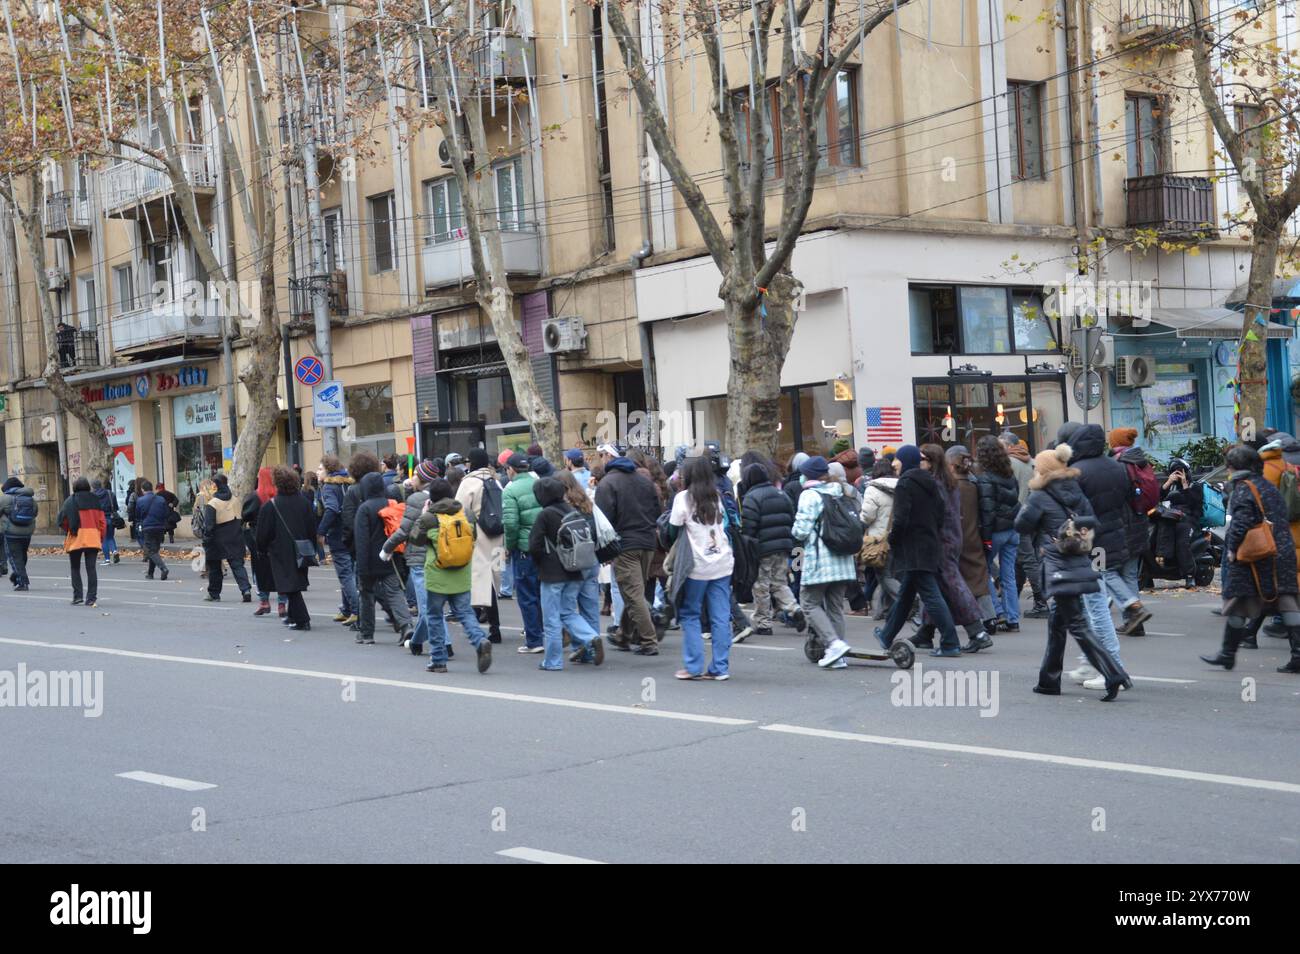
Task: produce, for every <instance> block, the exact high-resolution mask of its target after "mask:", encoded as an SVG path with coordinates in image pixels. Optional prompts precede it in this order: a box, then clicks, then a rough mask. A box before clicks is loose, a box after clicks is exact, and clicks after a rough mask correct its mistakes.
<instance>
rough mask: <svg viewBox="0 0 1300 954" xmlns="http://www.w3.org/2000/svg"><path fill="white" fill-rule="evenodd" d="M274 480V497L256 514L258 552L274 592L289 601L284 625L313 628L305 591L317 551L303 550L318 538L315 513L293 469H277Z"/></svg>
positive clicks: (300, 628) (273, 473)
mask: <svg viewBox="0 0 1300 954" xmlns="http://www.w3.org/2000/svg"><path fill="white" fill-rule="evenodd" d="M272 480H273V481H274V482H275V496H274V497H272V498H270V499H269V500H268V501H266V503H265V504H264V505H263V506H262V508H261V510H260V511H259V512H258V515H257V535H256V542H257V552H258V553H259V554H260V555H262V556H263V557H264V559H265V560H266V562H267V565H268V566H269V567H270V570H271V578H272V580H273V581H274V585H275V592H276V593H277V594H278V595H279V596H280V597H281V598H283V599H285V600H286V603H287V606H286V612H285V617H284V619H285V625H287V626H288V627H289V628H290V629H293V630H299V631H307V630H310V629H311V615H310V614H309V613H308V612H307V602H306V600H304V599H303V593H305V592H306V591H307V587H308V585H309V583H308V580H307V570H308V568H309V567H310V566H311V565H312V562H313V561H314V560H315V554H314V553H311V554H305V553H303V552H301V551H302V546H301V545H302V544H307V545H310V544H312V543H314V542H315V541H316V514H315V513H313V512H312V508H311V504H310V503H308V502H307V498H306V497H304V496H303V495H302V484H301V482H300V481H299V479H298V475H297V473H295V472H294V471H293V470H292V469H291V468H289V467H277V468H275V470H274V471H273V472H272ZM208 576H209V578H211V576H212V574H208ZM209 585H211V583H210V582H209Z"/></svg>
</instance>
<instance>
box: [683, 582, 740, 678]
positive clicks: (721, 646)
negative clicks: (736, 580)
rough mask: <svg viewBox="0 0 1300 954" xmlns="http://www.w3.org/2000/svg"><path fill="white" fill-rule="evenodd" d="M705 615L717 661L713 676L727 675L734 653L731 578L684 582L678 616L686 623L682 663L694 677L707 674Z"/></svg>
mask: <svg viewBox="0 0 1300 954" xmlns="http://www.w3.org/2000/svg"><path fill="white" fill-rule="evenodd" d="M701 617H705V618H707V619H708V621H709V633H710V634H711V636H712V642H713V662H712V664H711V665H710V666H709V675H711V676H721V675H725V674H726V673H727V672H728V671H729V670H728V668H727V663H728V659H729V656H730V654H731V578H730V577H726V576H724V577H723V578H722V579H720V580H692V579H688V580H687V581H686V582H685V583H684V584H683V585H682V597H681V602H680V604H679V605H678V607H677V618H678V620H679V621H680V622H681V624H682V666H683V667H684V668H685V669H686V671H687V672H689V673H690V674H691V675H693V676H699V675H703V673H704V635H703V633H704V631H703V629H702V628H701V625H700V620H701Z"/></svg>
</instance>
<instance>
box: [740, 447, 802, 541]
mask: <svg viewBox="0 0 1300 954" xmlns="http://www.w3.org/2000/svg"><path fill="white" fill-rule="evenodd" d="M744 478H745V480H744V486H745V488H746V489H745V492H744V494H743V496H742V497H741V498H740V501H741V503H740V532H741V535H742V536H744V537H746V538H748V539H750V540H753V541H754V542H755V543H757V544H758V554H759V556H760V557H765V556H770V555H771V554H773V553H789V552H790V551H791V550H793V549H794V535H793V534H792V532H791V531H792V529H793V528H794V507H793V506H791V504H790V498H789V497H787V496H786V495H785V494H784V493H782V492H781V491H780V490H779V489H778V488H776V487H773V486H772V482H771V481H770V480H768V474H767V470H766V469H765V468H764V467H763V465H762V464H750V465H749V467H748V468H746V470H745V473H744Z"/></svg>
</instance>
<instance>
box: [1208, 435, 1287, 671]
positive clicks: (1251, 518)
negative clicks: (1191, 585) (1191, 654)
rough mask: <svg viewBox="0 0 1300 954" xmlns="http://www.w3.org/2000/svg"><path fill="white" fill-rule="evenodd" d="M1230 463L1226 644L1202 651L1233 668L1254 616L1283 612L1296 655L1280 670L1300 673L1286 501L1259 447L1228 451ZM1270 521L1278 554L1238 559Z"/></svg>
mask: <svg viewBox="0 0 1300 954" xmlns="http://www.w3.org/2000/svg"><path fill="white" fill-rule="evenodd" d="M1228 467H1229V468H1230V469H1231V470H1232V495H1231V496H1230V497H1229V499H1228V514H1229V520H1228V531H1227V535H1226V537H1225V538H1224V541H1223V572H1222V580H1223V622H1224V626H1223V648H1222V649H1220V650H1219V653H1218V655H1217V656H1202V657H1201V660H1202V661H1203V662H1207V663H1209V664H1210V665H1211V666H1222V667H1223V668H1224V669H1231V668H1232V667H1233V665H1234V664H1235V663H1236V660H1237V646H1238V645H1240V643H1241V642H1242V640H1244V639H1245V638H1246V637H1247V635H1249V634H1250V632H1251V621H1252V620H1256V619H1259V618H1260V617H1262V616H1265V615H1278V614H1280V615H1281V616H1282V623H1283V625H1285V626H1286V634H1287V639H1288V640H1290V643H1291V659H1290V661H1289V662H1288V663H1287V664H1286V665H1285V666H1281V667H1279V668H1278V672H1289V673H1300V600H1297V590H1298V589H1300V588H1298V587H1297V585H1296V552H1295V541H1294V540H1293V539H1292V538H1291V525H1290V524H1289V523H1288V522H1287V509H1286V502H1285V501H1284V500H1283V499H1282V495H1281V494H1280V493H1278V491H1277V488H1276V487H1274V486H1273V485H1272V484H1271V483H1270V482H1269V481H1268V478H1266V477H1265V476H1264V461H1263V459H1261V458H1260V456H1259V451H1257V450H1255V448H1253V447H1248V446H1246V445H1244V444H1238V445H1237V446H1236V447H1233V448H1232V449H1231V450H1229V451H1228ZM1265 520H1267V521H1268V522H1269V523H1270V524H1272V528H1271V529H1272V531H1273V534H1272V535H1273V543H1274V544H1275V545H1276V546H1277V554H1276V555H1275V556H1273V557H1270V558H1268V559H1265V560H1259V561H1257V562H1255V563H1244V562H1242V561H1240V560H1238V559H1237V548H1238V547H1240V546H1241V544H1242V542H1243V541H1244V540H1245V539H1246V534H1247V533H1248V532H1249V531H1250V530H1251V529H1253V528H1254V527H1258V526H1259V525H1260V524H1261V523H1262V522H1263V521H1265Z"/></svg>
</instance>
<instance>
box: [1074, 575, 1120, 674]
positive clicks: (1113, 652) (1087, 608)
mask: <svg viewBox="0 0 1300 954" xmlns="http://www.w3.org/2000/svg"><path fill="white" fill-rule="evenodd" d="M1083 611H1084V613H1086V614H1087V616H1088V625H1089V626H1091V627H1092V631H1093V632H1094V633H1095V634H1096V635H1097V640H1098V642H1100V643H1101V646H1102V648H1103V649H1105V650H1106V652H1108V653H1110V657H1111V659H1113V660H1115V665H1117V666H1119V668H1121V669H1123V668H1124V662H1123V660H1121V659H1120V658H1119V636H1118V635H1116V633H1115V621H1114V620H1113V619H1111V618H1110V597H1109V595H1107V593H1106V588H1105V587H1102V589H1101V590H1100V591H1099V592H1096V593H1084V594H1083Z"/></svg>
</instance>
